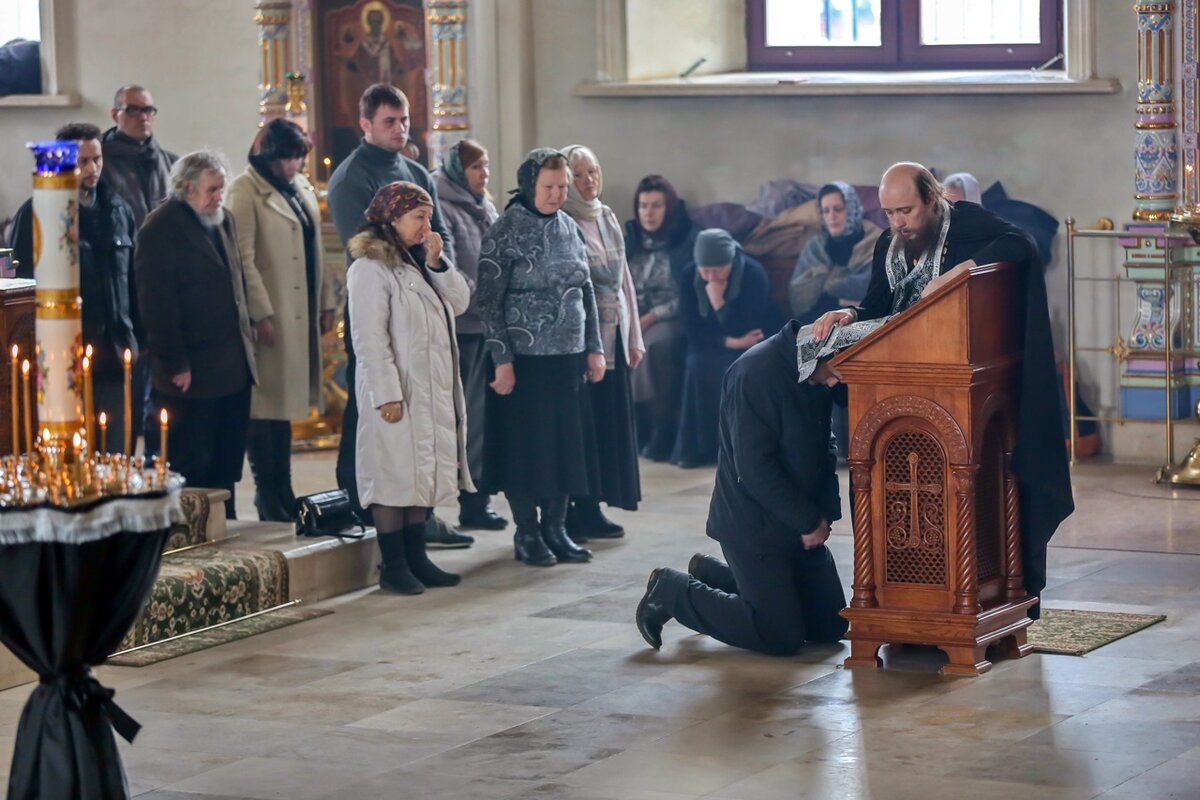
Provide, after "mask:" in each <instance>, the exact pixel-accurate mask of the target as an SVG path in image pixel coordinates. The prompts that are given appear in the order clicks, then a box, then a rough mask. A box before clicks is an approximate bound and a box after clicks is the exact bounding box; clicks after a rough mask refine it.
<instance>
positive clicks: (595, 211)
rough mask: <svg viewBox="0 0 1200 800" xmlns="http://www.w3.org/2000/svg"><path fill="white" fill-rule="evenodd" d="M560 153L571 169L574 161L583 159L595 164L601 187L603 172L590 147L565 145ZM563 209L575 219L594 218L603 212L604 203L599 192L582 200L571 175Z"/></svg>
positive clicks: (573, 167) (602, 184) (602, 185)
mask: <svg viewBox="0 0 1200 800" xmlns="http://www.w3.org/2000/svg"><path fill="white" fill-rule="evenodd" d="M562 154H563V155H564V156H566V157H567V166H568V167H570V168H571V169H572V170H574V169H575V162H576V161H581V160H583V159H587V160H588V161H591V162H592V163H593V164H595V165H596V174H597V175H598V176H599V177H600V186H601V188H602V189H603V187H604V173H603V172H602V171H601V170H600V159H598V158H596V154H595V153H593V152H592V151H591V149H590V148H588V147H586V146H584V145H582V144H572V145H567V146H566V147H564V148H563V150H562ZM563 211H566V212H567V213H568V214H570V215H571V216H572V217H574V218H575V219H596V218H597V217H599V216H600V215H601V214H603V213H604V203H601V202H600V195H599V194H597V195H596V197H594V198H593V199H591V200H584V199H583V195H582V194H580V193H579V190H578V189H576V188H575V178H574V176H572V178H571V183H570V184H569V185H568V186H567V202H566V203H565V204H564V205H563Z"/></svg>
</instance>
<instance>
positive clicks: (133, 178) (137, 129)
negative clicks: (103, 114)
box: [101, 85, 176, 227]
mask: <svg viewBox="0 0 1200 800" xmlns="http://www.w3.org/2000/svg"><path fill="white" fill-rule="evenodd" d="M157 115H158V108H157V107H156V106H155V105H154V98H153V97H152V96H151V94H150V92H148V91H146V89H144V88H143V87H141V86H134V85H129V86H122V87H121V88H120V89H118V90H117V94H116V96H115V97H114V98H113V108H112V118H113V122H115V123H116V125H115V126H113V127H112V128H109V129H108V130H107V131H105V133H104V138H103V139H102V140H101V144H102V146H103V148H104V174H103V177H102V178H101V180H103V181H104V182H105V183H106V184H107V185H108V186H109V187H110V188H111V189H112V190H113V191H115V192H116V193H117V194H119V195H121V197H122V199H124V200H125V202H126V203H128V204H129V207H130V208H131V209H133V218H134V219H135V220H136V221H137V224H138V227H141V225H142V220H144V219H145V218H146V215H147V214H149V213H150V212H151V211H153V210H154V208H155V206H157V205H158V204H159V203H161V202H162V201H163V200H164V199H165V198H166V196H167V189H168V186H169V183H168V181H167V176H168V175H170V173H171V165H172V164H174V163H175V160H176V156H175V154H174V153H169V152H167V151H166V150H164V149H163V148H162V147H161V146H160V145H159V143H158V141H157V140H156V139H155V138H154V119H155V117H156V116H157Z"/></svg>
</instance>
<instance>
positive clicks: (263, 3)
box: [254, 0, 292, 125]
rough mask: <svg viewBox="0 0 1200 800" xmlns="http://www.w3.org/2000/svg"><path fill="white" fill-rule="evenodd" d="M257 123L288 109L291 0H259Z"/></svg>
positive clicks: (255, 9) (273, 117) (257, 10)
mask: <svg viewBox="0 0 1200 800" xmlns="http://www.w3.org/2000/svg"><path fill="white" fill-rule="evenodd" d="M254 23H255V24H256V25H258V48H259V55H258V57H259V66H258V124H259V125H265V124H266V123H267V122H268V121H269V120H272V119H275V118H276V117H282V116H284V114H285V111H286V109H287V101H288V93H287V78H286V76H287V73H288V72H289V71H290V70H291V69H292V34H291V23H292V3H291V0H258V2H257V3H255V4H254Z"/></svg>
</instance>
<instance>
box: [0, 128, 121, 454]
mask: <svg viewBox="0 0 1200 800" xmlns="http://www.w3.org/2000/svg"><path fill="white" fill-rule="evenodd" d="M54 138H55V139H58V140H59V141H65V142H78V143H79V157H78V162H77V163H78V167H79V296H80V297H81V298H82V299H83V319H82V324H83V343H84V344H85V345H91V346H92V379H93V385H94V392H95V393H94V399H95V412H96V414H97V415H99V413H100V412H101V411H104V412H106V413H107V416H108V447H109V449H110V450H111V451H113V452H117V451H118V450H119V449H120V448H121V445H122V442H123V441H124V437H125V429H124V422H123V419H124V414H123V413H122V407H123V402H124V389H123V385H124V384H123V379H122V373H123V369H124V365H123V363H122V359H121V356H122V353H123V352H124V350H125V349H126V348H128V349H129V350H131V351H132V352H133V354H134V356H137V353H138V344H139V341H140V340H142V339H144V338H145V336H144V335H143V334H141V333H140V327H141V326H140V323H139V317H138V309H137V293H136V291H135V288H134V275H133V241H134V236H135V235H136V233H137V226H136V224H135V223H134V218H133V212H132V211H131V210H130V208H129V206H128V204H126V203H125V201H124V200H123V199H121V196H120V195H119V194H117V193H116V192H114V191H113V190H112V189H111V188H110V187H109V186H108V184H106V183H104V182H103V181H102V180H101V175H102V174H103V172H104V170H105V166H106V165H105V163H104V156H103V153H102V150H101V144H100V129H99V128H97V127H96V126H95V125H91V124H88V123H86V122H72V123H70V124H68V125H64V126H63V127H61V128H59V129H58V131H57V132H56V133H55V134H54ZM33 239H34V236H33V200H32V199H30V200H26V201H25V203H24V204H23V205H22V206H21V207H20V208H19V209H17V214H16V217H15V218H14V220H13V250H14V251H15V256H16V259H17V261H18V262H19V266H18V268H17V277H20V278H32V277H34V271H33V267H34V264H33V261H34V257H33Z"/></svg>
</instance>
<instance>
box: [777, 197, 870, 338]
mask: <svg viewBox="0 0 1200 800" xmlns="http://www.w3.org/2000/svg"><path fill="white" fill-rule="evenodd" d="M817 204H818V205H819V206H820V209H821V233H820V234H818V235H817V236H814V237H813V238H812V239H809V241H808V244H807V245H805V247H804V250H802V251H801V252H800V258H799V259H798V260H797V261H796V268H795V270H793V272H792V278H791V280H790V281H789V282H788V301H789V305H790V306H791V310H792V316H793V317H795V318H796V319H797V320H799V321H800V323H801V324H804V325H807V324H808V323H810V322H813V321H815V320H816V319H817V317H819V316H821V315H822V314H824V313H825V312H826V311H833V310H835V309H838V308H842V307H844V306H853V305H858V303H859V302H860V301H861V300H862V299H863V297H864V296H866V293H867V283H868V282H870V280H871V260H872V256H873V255H874V252H875V243H876V242H877V241H878V240H879V235H880V234H881V233H883V231H882V230H881V229H880V228H879V227H878V226H877V225H875V224H874V223H872V222H871V221H870V220H868V219H864V217H863V207H862V202H861V201H860V200H859V199H858V192H856V191H854V187H853V186H851V185H850V184H848V183H844V182H842V181H833V182H832V183H827V184H825V185H824V186H822V187H821V190H820V191H819V192H818V193H817Z"/></svg>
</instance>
